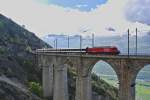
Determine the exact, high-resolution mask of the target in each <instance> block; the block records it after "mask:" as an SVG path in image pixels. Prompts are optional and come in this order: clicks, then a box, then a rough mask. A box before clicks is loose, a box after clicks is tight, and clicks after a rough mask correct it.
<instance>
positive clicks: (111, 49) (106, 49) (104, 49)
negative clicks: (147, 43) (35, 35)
mask: <svg viewBox="0 0 150 100" xmlns="http://www.w3.org/2000/svg"><path fill="white" fill-rule="evenodd" d="M38 52H51V53H67V52H68V53H72V52H73V53H74V52H76V53H77V52H80V53H86V54H105V55H117V54H119V53H120V51H119V50H118V48H117V47H115V46H100V47H92V48H89V47H87V48H85V49H71V48H67V49H54V48H50V49H38Z"/></svg>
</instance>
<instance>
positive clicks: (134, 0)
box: [125, 0, 150, 25]
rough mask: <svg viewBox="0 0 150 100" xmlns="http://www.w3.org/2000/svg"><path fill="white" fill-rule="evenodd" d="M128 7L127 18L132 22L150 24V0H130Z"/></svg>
mask: <svg viewBox="0 0 150 100" xmlns="http://www.w3.org/2000/svg"><path fill="white" fill-rule="evenodd" d="M127 5H128V6H127V7H126V11H125V15H126V18H127V19H128V20H130V21H132V22H140V23H144V24H148V25H150V13H149V11H150V0H129V1H128V4H127Z"/></svg>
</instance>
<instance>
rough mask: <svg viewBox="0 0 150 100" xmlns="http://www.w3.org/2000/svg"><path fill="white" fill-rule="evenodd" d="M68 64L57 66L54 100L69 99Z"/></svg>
mask: <svg viewBox="0 0 150 100" xmlns="http://www.w3.org/2000/svg"><path fill="white" fill-rule="evenodd" d="M68 97H69V95H68V80H67V65H66V64H64V65H59V66H57V65H56V66H55V71H54V97H53V100H68Z"/></svg>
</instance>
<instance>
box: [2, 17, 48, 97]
mask: <svg viewBox="0 0 150 100" xmlns="http://www.w3.org/2000/svg"><path fill="white" fill-rule="evenodd" d="M46 47H50V46H49V45H47V44H46V43H44V42H43V41H42V40H40V39H39V38H38V37H36V36H35V35H34V34H33V33H31V32H29V31H28V30H26V29H24V28H23V27H21V26H20V25H18V24H16V23H15V22H13V21H12V20H11V19H9V18H6V17H5V16H3V15H1V14H0V76H5V77H7V78H9V79H11V81H15V82H18V83H20V84H24V85H27V83H28V82H29V81H35V82H41V69H40V68H39V67H38V66H36V64H35V61H34V57H35V56H34V55H33V54H32V53H30V52H31V50H35V49H37V48H46ZM6 93H7V94H6ZM9 93H10V94H9ZM5 94H6V98H4V97H5ZM15 94H16V95H15ZM30 94H31V93H30ZM13 96H14V97H13ZM11 97H12V99H10V98H11ZM22 97H23V98H25V99H22ZM29 97H30V96H28V94H25V93H24V92H21V91H20V90H19V89H18V88H15V87H12V86H11V85H10V84H8V83H7V82H4V81H0V100H1V98H3V99H2V100H31V99H27V98H29ZM33 100H34V99H33ZM35 100H37V99H35Z"/></svg>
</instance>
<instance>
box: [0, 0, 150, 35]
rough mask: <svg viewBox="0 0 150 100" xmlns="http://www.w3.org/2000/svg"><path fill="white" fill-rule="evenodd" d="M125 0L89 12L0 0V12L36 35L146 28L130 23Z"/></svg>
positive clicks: (25, 0) (27, 0)
mask: <svg viewBox="0 0 150 100" xmlns="http://www.w3.org/2000/svg"><path fill="white" fill-rule="evenodd" d="M126 2H127V0H108V2H107V3H106V4H103V5H101V6H97V8H96V9H93V10H92V11H90V12H82V11H80V10H77V9H71V8H64V7H61V6H57V5H45V4H40V3H38V2H35V1H32V0H0V12H1V13H2V14H4V15H6V16H8V17H10V18H11V19H13V20H15V21H16V22H17V23H19V24H21V25H22V24H24V25H25V26H26V28H27V29H29V30H30V31H32V32H34V33H35V34H36V35H38V36H39V37H41V36H44V35H47V34H48V33H56V34H60V33H64V34H76V33H78V34H81V33H83V31H81V30H84V29H85V30H87V29H88V31H86V34H91V33H95V34H97V35H107V36H108V35H116V33H114V32H112V31H111V32H110V31H108V30H107V29H106V28H107V27H113V28H114V29H115V32H117V35H120V34H123V32H125V31H126V30H127V29H128V28H132V29H135V28H136V27H138V28H142V29H145V28H146V29H147V28H149V26H148V25H145V24H141V23H133V22H129V21H127V20H126V18H125V16H124V7H125V6H126Z"/></svg>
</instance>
